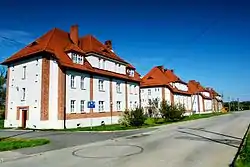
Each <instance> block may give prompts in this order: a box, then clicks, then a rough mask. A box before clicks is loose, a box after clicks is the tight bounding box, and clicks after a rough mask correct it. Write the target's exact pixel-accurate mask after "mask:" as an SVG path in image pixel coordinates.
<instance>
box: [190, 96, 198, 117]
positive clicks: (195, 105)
mask: <svg viewBox="0 0 250 167" xmlns="http://www.w3.org/2000/svg"><path fill="white" fill-rule="evenodd" d="M198 98H199V96H198V95H192V97H191V99H192V100H191V106H192V110H193V111H194V112H195V113H197V112H199V108H198Z"/></svg>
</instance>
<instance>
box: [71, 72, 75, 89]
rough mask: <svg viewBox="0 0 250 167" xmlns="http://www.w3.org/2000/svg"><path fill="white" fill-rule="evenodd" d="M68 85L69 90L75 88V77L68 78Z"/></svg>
mask: <svg viewBox="0 0 250 167" xmlns="http://www.w3.org/2000/svg"><path fill="white" fill-rule="evenodd" d="M70 85H71V88H76V86H75V76H74V75H71V76H70Z"/></svg>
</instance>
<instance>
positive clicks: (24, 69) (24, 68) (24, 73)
mask: <svg viewBox="0 0 250 167" xmlns="http://www.w3.org/2000/svg"><path fill="white" fill-rule="evenodd" d="M25 78H26V66H23V78H22V79H25Z"/></svg>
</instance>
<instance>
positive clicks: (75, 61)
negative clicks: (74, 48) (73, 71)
mask: <svg viewBox="0 0 250 167" xmlns="http://www.w3.org/2000/svg"><path fill="white" fill-rule="evenodd" d="M72 60H73V63H77V54H75V53H72Z"/></svg>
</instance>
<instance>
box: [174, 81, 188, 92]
mask: <svg viewBox="0 0 250 167" xmlns="http://www.w3.org/2000/svg"><path fill="white" fill-rule="evenodd" d="M173 85H174V87H176V88H177V89H178V90H182V91H188V87H187V85H186V84H182V83H179V82H175V83H173Z"/></svg>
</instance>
